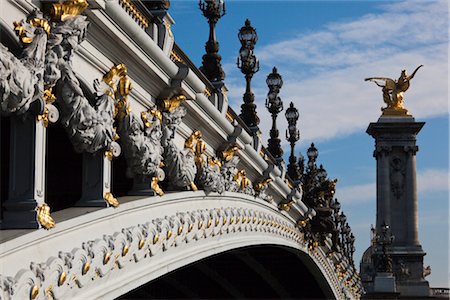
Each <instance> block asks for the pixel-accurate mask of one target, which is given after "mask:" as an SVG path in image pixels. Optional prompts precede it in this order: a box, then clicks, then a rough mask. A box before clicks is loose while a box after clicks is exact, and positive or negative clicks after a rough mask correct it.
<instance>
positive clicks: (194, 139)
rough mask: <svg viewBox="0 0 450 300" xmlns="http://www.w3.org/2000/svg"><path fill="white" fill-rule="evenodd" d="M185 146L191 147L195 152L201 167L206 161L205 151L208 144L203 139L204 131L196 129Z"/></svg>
mask: <svg viewBox="0 0 450 300" xmlns="http://www.w3.org/2000/svg"><path fill="white" fill-rule="evenodd" d="M184 148H187V149H191V151H192V152H193V153H194V154H195V163H196V164H197V167H198V168H200V167H201V166H202V165H203V163H204V162H205V159H204V158H203V153H204V152H205V150H206V144H205V142H204V141H202V132H201V131H200V130H194V131H193V132H192V133H191V135H190V136H189V137H188V138H187V139H186V141H185V142H184Z"/></svg>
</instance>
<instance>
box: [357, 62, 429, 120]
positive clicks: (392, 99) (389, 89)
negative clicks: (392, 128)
mask: <svg viewBox="0 0 450 300" xmlns="http://www.w3.org/2000/svg"><path fill="white" fill-rule="evenodd" d="M421 67H423V65H420V66H418V67H417V68H416V69H415V70H414V72H413V73H412V74H411V75H410V76H408V74H407V73H406V70H402V72H401V74H400V77H399V78H398V79H397V80H393V79H391V78H386V77H370V78H366V79H364V80H365V81H373V82H375V84H376V85H378V86H379V87H381V88H383V90H382V91H383V101H384V102H385V103H386V104H387V107H385V108H382V110H383V111H385V110H397V111H404V112H406V109H405V107H404V106H403V93H404V92H406V91H407V90H408V88H409V82H410V81H411V79H413V78H414V76H415V75H416V72H417V71H418V70H419V69H420V68H421ZM380 81H381V82H383V83H384V85H383V84H381V83H380Z"/></svg>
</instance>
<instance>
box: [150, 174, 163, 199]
mask: <svg viewBox="0 0 450 300" xmlns="http://www.w3.org/2000/svg"><path fill="white" fill-rule="evenodd" d="M150 186H151V188H152V190H153V191H154V192H155V193H156V194H158V195H159V196H162V195H164V191H163V190H162V189H161V187H160V186H159V179H158V177H156V176H155V177H153V178H152V181H151V183H150Z"/></svg>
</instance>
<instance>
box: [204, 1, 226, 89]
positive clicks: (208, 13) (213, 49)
mask: <svg viewBox="0 0 450 300" xmlns="http://www.w3.org/2000/svg"><path fill="white" fill-rule="evenodd" d="M198 6H199V8H200V10H201V11H202V13H203V16H205V18H207V19H208V23H209V38H208V41H207V42H206V44H205V50H206V54H205V55H203V57H202V66H201V67H200V71H202V72H203V74H205V76H206V78H208V79H209V81H211V82H221V81H223V80H224V79H225V72H224V71H223V69H222V65H221V63H220V61H221V60H222V57H221V56H220V55H219V42H217V39H216V24H217V22H218V21H219V19H220V18H221V17H223V16H224V15H225V13H226V9H225V2H224V1H223V0H199V2H198Z"/></svg>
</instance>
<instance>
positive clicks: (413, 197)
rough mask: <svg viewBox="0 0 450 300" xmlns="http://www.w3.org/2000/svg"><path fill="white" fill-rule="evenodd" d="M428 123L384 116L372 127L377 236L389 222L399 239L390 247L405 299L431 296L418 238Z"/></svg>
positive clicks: (369, 132)
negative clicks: (419, 163)
mask: <svg viewBox="0 0 450 300" xmlns="http://www.w3.org/2000/svg"><path fill="white" fill-rule="evenodd" d="M424 124H425V123H424V122H416V121H415V120H414V118H413V117H412V116H386V115H383V116H381V117H380V118H379V119H378V122H376V123H370V125H369V127H368V128H367V133H368V134H369V135H371V136H372V137H373V138H374V139H375V144H376V151H375V153H374V156H375V158H376V159H377V226H376V227H377V232H380V228H381V225H382V224H383V222H386V224H388V225H389V226H390V227H391V230H392V234H393V235H394V237H395V239H394V242H393V243H392V245H391V247H390V255H391V257H392V267H393V273H394V276H395V280H396V285H397V291H398V292H400V294H401V296H414V297H425V296H428V293H429V287H428V282H427V281H426V280H425V279H424V277H423V256H424V255H425V252H423V250H422V246H421V245H420V242H419V238H418V229H419V224H418V211H417V207H418V199H417V185H416V152H417V151H418V147H417V146H416V136H417V134H418V133H419V131H420V130H421V129H422V127H423V125H424Z"/></svg>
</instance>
